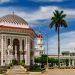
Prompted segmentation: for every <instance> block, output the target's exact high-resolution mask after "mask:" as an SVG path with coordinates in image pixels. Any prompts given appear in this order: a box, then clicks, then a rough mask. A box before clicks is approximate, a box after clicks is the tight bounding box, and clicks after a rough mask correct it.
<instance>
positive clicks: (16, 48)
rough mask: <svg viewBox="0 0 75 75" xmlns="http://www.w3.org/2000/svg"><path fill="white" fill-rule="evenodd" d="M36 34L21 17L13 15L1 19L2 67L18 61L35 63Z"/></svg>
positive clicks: (0, 54)
mask: <svg viewBox="0 0 75 75" xmlns="http://www.w3.org/2000/svg"><path fill="white" fill-rule="evenodd" d="M35 37H36V34H35V32H34V31H33V29H32V28H30V26H29V25H28V23H27V22H26V21H25V20H24V19H23V18H21V17H19V16H17V15H15V14H11V15H6V16H3V17H1V18H0V65H1V66H4V65H6V64H9V63H11V62H12V60H16V61H17V63H18V64H19V63H20V62H21V61H22V60H24V61H25V64H26V65H30V64H33V63H34V53H33V52H34V39H35Z"/></svg>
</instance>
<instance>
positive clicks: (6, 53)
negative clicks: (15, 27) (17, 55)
mask: <svg viewBox="0 0 75 75" xmlns="http://www.w3.org/2000/svg"><path fill="white" fill-rule="evenodd" d="M6 44H7V43H6V36H5V63H6V64H7V53H6V50H7V45H6Z"/></svg>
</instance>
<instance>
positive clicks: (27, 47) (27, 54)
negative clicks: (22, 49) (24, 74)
mask: <svg viewBox="0 0 75 75" xmlns="http://www.w3.org/2000/svg"><path fill="white" fill-rule="evenodd" d="M25 63H26V65H28V66H29V65H30V38H29V37H26V60H25Z"/></svg>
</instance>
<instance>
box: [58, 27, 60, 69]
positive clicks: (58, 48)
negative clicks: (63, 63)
mask: <svg viewBox="0 0 75 75" xmlns="http://www.w3.org/2000/svg"><path fill="white" fill-rule="evenodd" d="M58 67H59V68H60V29H59V27H58Z"/></svg>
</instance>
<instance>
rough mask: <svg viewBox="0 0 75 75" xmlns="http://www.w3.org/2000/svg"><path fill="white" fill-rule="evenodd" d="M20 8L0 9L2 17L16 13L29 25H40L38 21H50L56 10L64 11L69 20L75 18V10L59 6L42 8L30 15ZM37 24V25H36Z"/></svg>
mask: <svg viewBox="0 0 75 75" xmlns="http://www.w3.org/2000/svg"><path fill="white" fill-rule="evenodd" d="M21 9H22V8H18V7H7V8H6V7H0V16H3V15H7V14H11V13H12V12H13V11H15V14H17V15H19V16H21V17H23V18H24V19H25V20H26V21H27V22H28V23H29V24H31V25H32V24H33V25H35V24H38V20H46V19H50V18H51V17H52V16H53V11H54V10H63V11H64V13H65V14H67V18H69V19H71V18H75V10H72V9H62V8H59V7H57V6H41V7H40V8H39V9H38V10H36V11H34V12H32V13H28V12H26V11H23V10H21ZM35 22H36V23H35Z"/></svg>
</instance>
